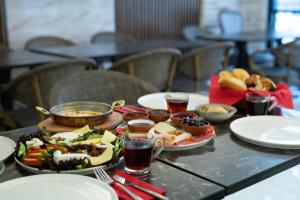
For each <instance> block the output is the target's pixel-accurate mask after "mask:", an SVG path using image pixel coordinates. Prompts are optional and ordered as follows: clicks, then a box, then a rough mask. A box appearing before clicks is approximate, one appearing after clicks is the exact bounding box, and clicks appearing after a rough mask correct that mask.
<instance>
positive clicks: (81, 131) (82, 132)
mask: <svg viewBox="0 0 300 200" xmlns="http://www.w3.org/2000/svg"><path fill="white" fill-rule="evenodd" d="M92 131H93V130H92V129H90V127H89V125H86V126H84V127H82V128H80V129H76V130H74V131H72V132H73V133H78V134H79V135H84V134H86V133H89V132H92Z"/></svg>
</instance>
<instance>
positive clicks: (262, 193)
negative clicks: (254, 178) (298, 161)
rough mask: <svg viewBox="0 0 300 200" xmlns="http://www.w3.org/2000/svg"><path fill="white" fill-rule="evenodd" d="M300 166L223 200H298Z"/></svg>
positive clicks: (299, 194) (299, 196)
mask: <svg viewBox="0 0 300 200" xmlns="http://www.w3.org/2000/svg"><path fill="white" fill-rule="evenodd" d="M299 188H300V165H297V166H295V167H292V168H290V169H288V170H286V171H284V172H281V173H279V174H276V175H275V176H272V177H270V178H268V179H266V180H263V181H261V182H259V183H257V184H255V185H252V186H250V187H247V188H245V189H243V190H241V191H239V192H236V193H234V194H232V195H229V196H227V197H226V198H225V199H224V200H241V199H242V200H253V199H255V200H284V199H287V200H299V199H300V189H299Z"/></svg>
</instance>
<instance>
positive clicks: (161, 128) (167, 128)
mask: <svg viewBox="0 0 300 200" xmlns="http://www.w3.org/2000/svg"><path fill="white" fill-rule="evenodd" d="M154 129H155V131H157V132H159V133H170V132H172V131H175V130H176V128H175V127H173V126H171V125H170V124H168V123H166V122H159V123H157V124H155V125H154Z"/></svg>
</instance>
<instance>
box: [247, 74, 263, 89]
mask: <svg viewBox="0 0 300 200" xmlns="http://www.w3.org/2000/svg"><path fill="white" fill-rule="evenodd" d="M258 80H260V75H257V74H252V75H251V76H250V77H249V78H247V79H246V80H245V83H246V85H247V86H248V87H255V86H256V84H257V81H258Z"/></svg>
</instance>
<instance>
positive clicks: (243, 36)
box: [197, 31, 296, 68]
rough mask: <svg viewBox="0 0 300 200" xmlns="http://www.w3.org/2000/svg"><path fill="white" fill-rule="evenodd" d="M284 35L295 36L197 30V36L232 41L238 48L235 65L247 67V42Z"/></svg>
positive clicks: (265, 40)
mask: <svg viewBox="0 0 300 200" xmlns="http://www.w3.org/2000/svg"><path fill="white" fill-rule="evenodd" d="M284 37H296V36H295V35H290V34H289V33H279V32H268V31H251V32H241V33H236V34H211V33H207V32H199V33H198V35H197V38H199V39H205V40H212V41H232V42H234V43H235V46H236V48H237V50H238V58H237V67H245V68H248V67H249V66H248V53H247V43H249V42H269V41H278V42H279V43H280V42H281V39H282V38H284Z"/></svg>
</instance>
